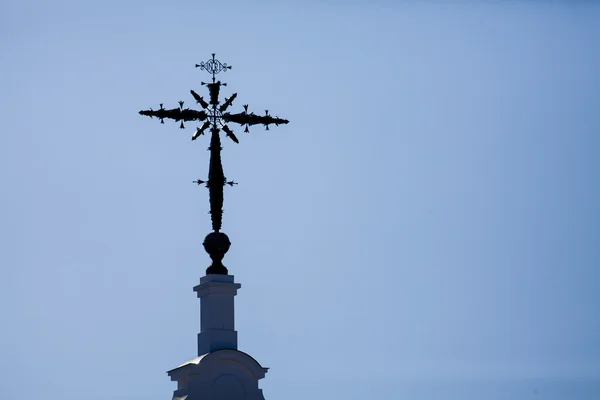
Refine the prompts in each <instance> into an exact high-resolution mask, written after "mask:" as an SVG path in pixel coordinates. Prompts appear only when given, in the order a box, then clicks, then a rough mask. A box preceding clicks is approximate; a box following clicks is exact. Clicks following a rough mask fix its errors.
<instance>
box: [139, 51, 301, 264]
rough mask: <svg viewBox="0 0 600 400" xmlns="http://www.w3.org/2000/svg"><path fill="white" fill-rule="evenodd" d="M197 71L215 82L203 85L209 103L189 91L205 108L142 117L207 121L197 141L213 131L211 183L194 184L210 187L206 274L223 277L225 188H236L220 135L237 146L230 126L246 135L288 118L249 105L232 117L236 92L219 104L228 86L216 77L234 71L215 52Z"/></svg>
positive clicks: (147, 112)
mask: <svg viewBox="0 0 600 400" xmlns="http://www.w3.org/2000/svg"><path fill="white" fill-rule="evenodd" d="M196 68H200V69H202V70H206V71H208V72H209V73H211V74H212V83H205V82H201V83H202V85H206V86H207V87H208V93H209V97H210V98H209V102H206V100H204V98H203V97H202V96H199V95H198V93H196V92H194V91H193V90H190V92H191V93H192V96H193V97H194V99H195V100H196V102H197V103H199V104H200V105H201V106H202V110H201V111H197V110H192V109H189V108H183V101H180V102H179V108H172V109H165V108H163V105H162V104H161V105H160V108H159V109H158V110H152V109H150V110H142V111H140V114H141V115H147V116H149V117H157V118H158V119H160V122H161V124H164V119H165V118H168V119H173V120H175V121H178V122H179V121H181V124H180V125H179V127H180V128H181V129H184V128H185V125H184V122H189V121H205V122H204V124H203V125H202V126H201V127H199V128H197V129H196V132H195V133H194V134H193V135H192V140H196V139H197V138H198V137H199V136H200V135H204V132H205V131H206V130H207V129H209V128H210V133H211V136H210V147H209V148H208V150H209V151H210V163H209V168H208V180H206V181H204V180H201V179H198V180H197V181H194V183H197V184H198V185H200V184H202V183H205V184H206V187H207V188H208V193H209V201H210V217H211V221H212V228H213V232H211V233H209V234H208V235H207V236H206V238H205V239H204V243H203V245H204V249H205V250H206V252H207V253H208V254H209V255H210V258H211V259H212V261H213V262H212V265H211V266H210V267H208V268H207V270H206V273H207V274H223V275H227V273H228V272H227V268H225V266H224V265H223V263H222V259H223V257H224V256H225V253H226V252H227V250H229V246H230V245H231V242H230V241H229V238H228V237H227V235H226V234H224V233H223V232H221V225H222V220H223V187H224V186H225V185H226V184H227V185H230V186H233V185H236V184H237V183H236V182H233V181H227V179H226V178H225V174H224V173H223V165H222V164H221V150H222V148H221V138H220V136H219V132H220V131H223V132H225V135H226V136H227V137H229V138H230V139H231V140H233V141H234V142H236V143H239V141H238V138H237V136H236V135H235V134H234V133H233V131H232V130H231V129H230V128H229V127H228V126H227V123H230V122H231V123H236V124H239V125H243V126H244V132H248V131H249V130H248V126H250V125H256V124H263V125H264V126H265V127H266V129H267V130H268V129H269V125H270V124H275V125H279V124H287V123H288V122H289V121H288V120H287V119H282V118H277V117H273V116H271V115H269V111H268V110H267V111H266V112H265V115H256V114H254V113H252V112H251V113H248V105H247V104H245V105H244V106H243V107H244V111H243V112H240V113H237V114H232V113H230V112H228V111H227V110H228V108H229V107H230V106H231V104H232V103H233V100H234V99H235V98H236V97H237V93H233V94H232V95H231V96H230V97H228V98H226V99H225V102H223V103H222V104H220V102H219V91H220V89H221V86H227V84H226V83H221V81H216V80H215V75H216V74H218V73H219V72H221V71H223V72H225V71H227V70H228V69H231V66H230V65H227V64H224V63H221V62H220V61H219V60H217V59H215V55H214V53H213V55H212V59H209V60H208V61H206V62H201V63H200V64H196Z"/></svg>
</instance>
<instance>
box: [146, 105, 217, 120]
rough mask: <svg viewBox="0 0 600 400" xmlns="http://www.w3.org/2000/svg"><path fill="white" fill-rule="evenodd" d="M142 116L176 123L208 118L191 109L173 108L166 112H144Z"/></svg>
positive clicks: (202, 112) (204, 114)
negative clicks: (171, 120) (172, 120)
mask: <svg viewBox="0 0 600 400" xmlns="http://www.w3.org/2000/svg"><path fill="white" fill-rule="evenodd" d="M140 114H141V115H147V116H149V117H156V118H158V119H160V120H162V119H164V118H168V119H174V120H175V121H204V120H205V119H206V118H208V114H207V113H205V112H204V111H196V110H191V109H189V108H184V109H181V108H173V109H171V110H166V109H164V108H161V109H160V110H152V109H150V110H142V111H140Z"/></svg>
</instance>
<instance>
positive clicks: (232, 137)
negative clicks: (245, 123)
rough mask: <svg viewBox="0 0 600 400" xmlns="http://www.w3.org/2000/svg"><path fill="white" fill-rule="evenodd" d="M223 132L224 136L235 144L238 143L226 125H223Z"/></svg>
mask: <svg viewBox="0 0 600 400" xmlns="http://www.w3.org/2000/svg"><path fill="white" fill-rule="evenodd" d="M223 131H224V132H225V134H226V135H227V137H229V138H230V139H231V140H233V141H234V142H236V143H239V142H240V141H239V140H238V138H237V137H236V136H235V134H234V133H233V131H232V130H231V129H229V127H228V126H227V125H223Z"/></svg>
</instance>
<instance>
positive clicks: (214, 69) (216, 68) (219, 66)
mask: <svg viewBox="0 0 600 400" xmlns="http://www.w3.org/2000/svg"><path fill="white" fill-rule="evenodd" d="M196 68H200V69H203V70H206V71H208V72H209V73H211V74H212V80H213V83H214V82H215V75H216V74H218V73H219V72H221V71H227V70H228V69H231V65H227V64H225V63H222V62H221V61H219V60H217V59H216V58H215V53H212V59H210V60H208V61H207V62H204V61H202V62H201V63H200V64H196Z"/></svg>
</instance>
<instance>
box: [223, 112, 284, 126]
mask: <svg viewBox="0 0 600 400" xmlns="http://www.w3.org/2000/svg"><path fill="white" fill-rule="evenodd" d="M221 118H223V121H225V122H235V123H236V124H240V125H256V124H263V125H269V124H275V125H279V124H287V123H288V122H290V121H288V120H287V119H283V118H277V117H272V116H270V115H256V114H254V113H250V114H248V113H246V112H242V113H237V114H229V113H225V114H223V115H222V116H221Z"/></svg>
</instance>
